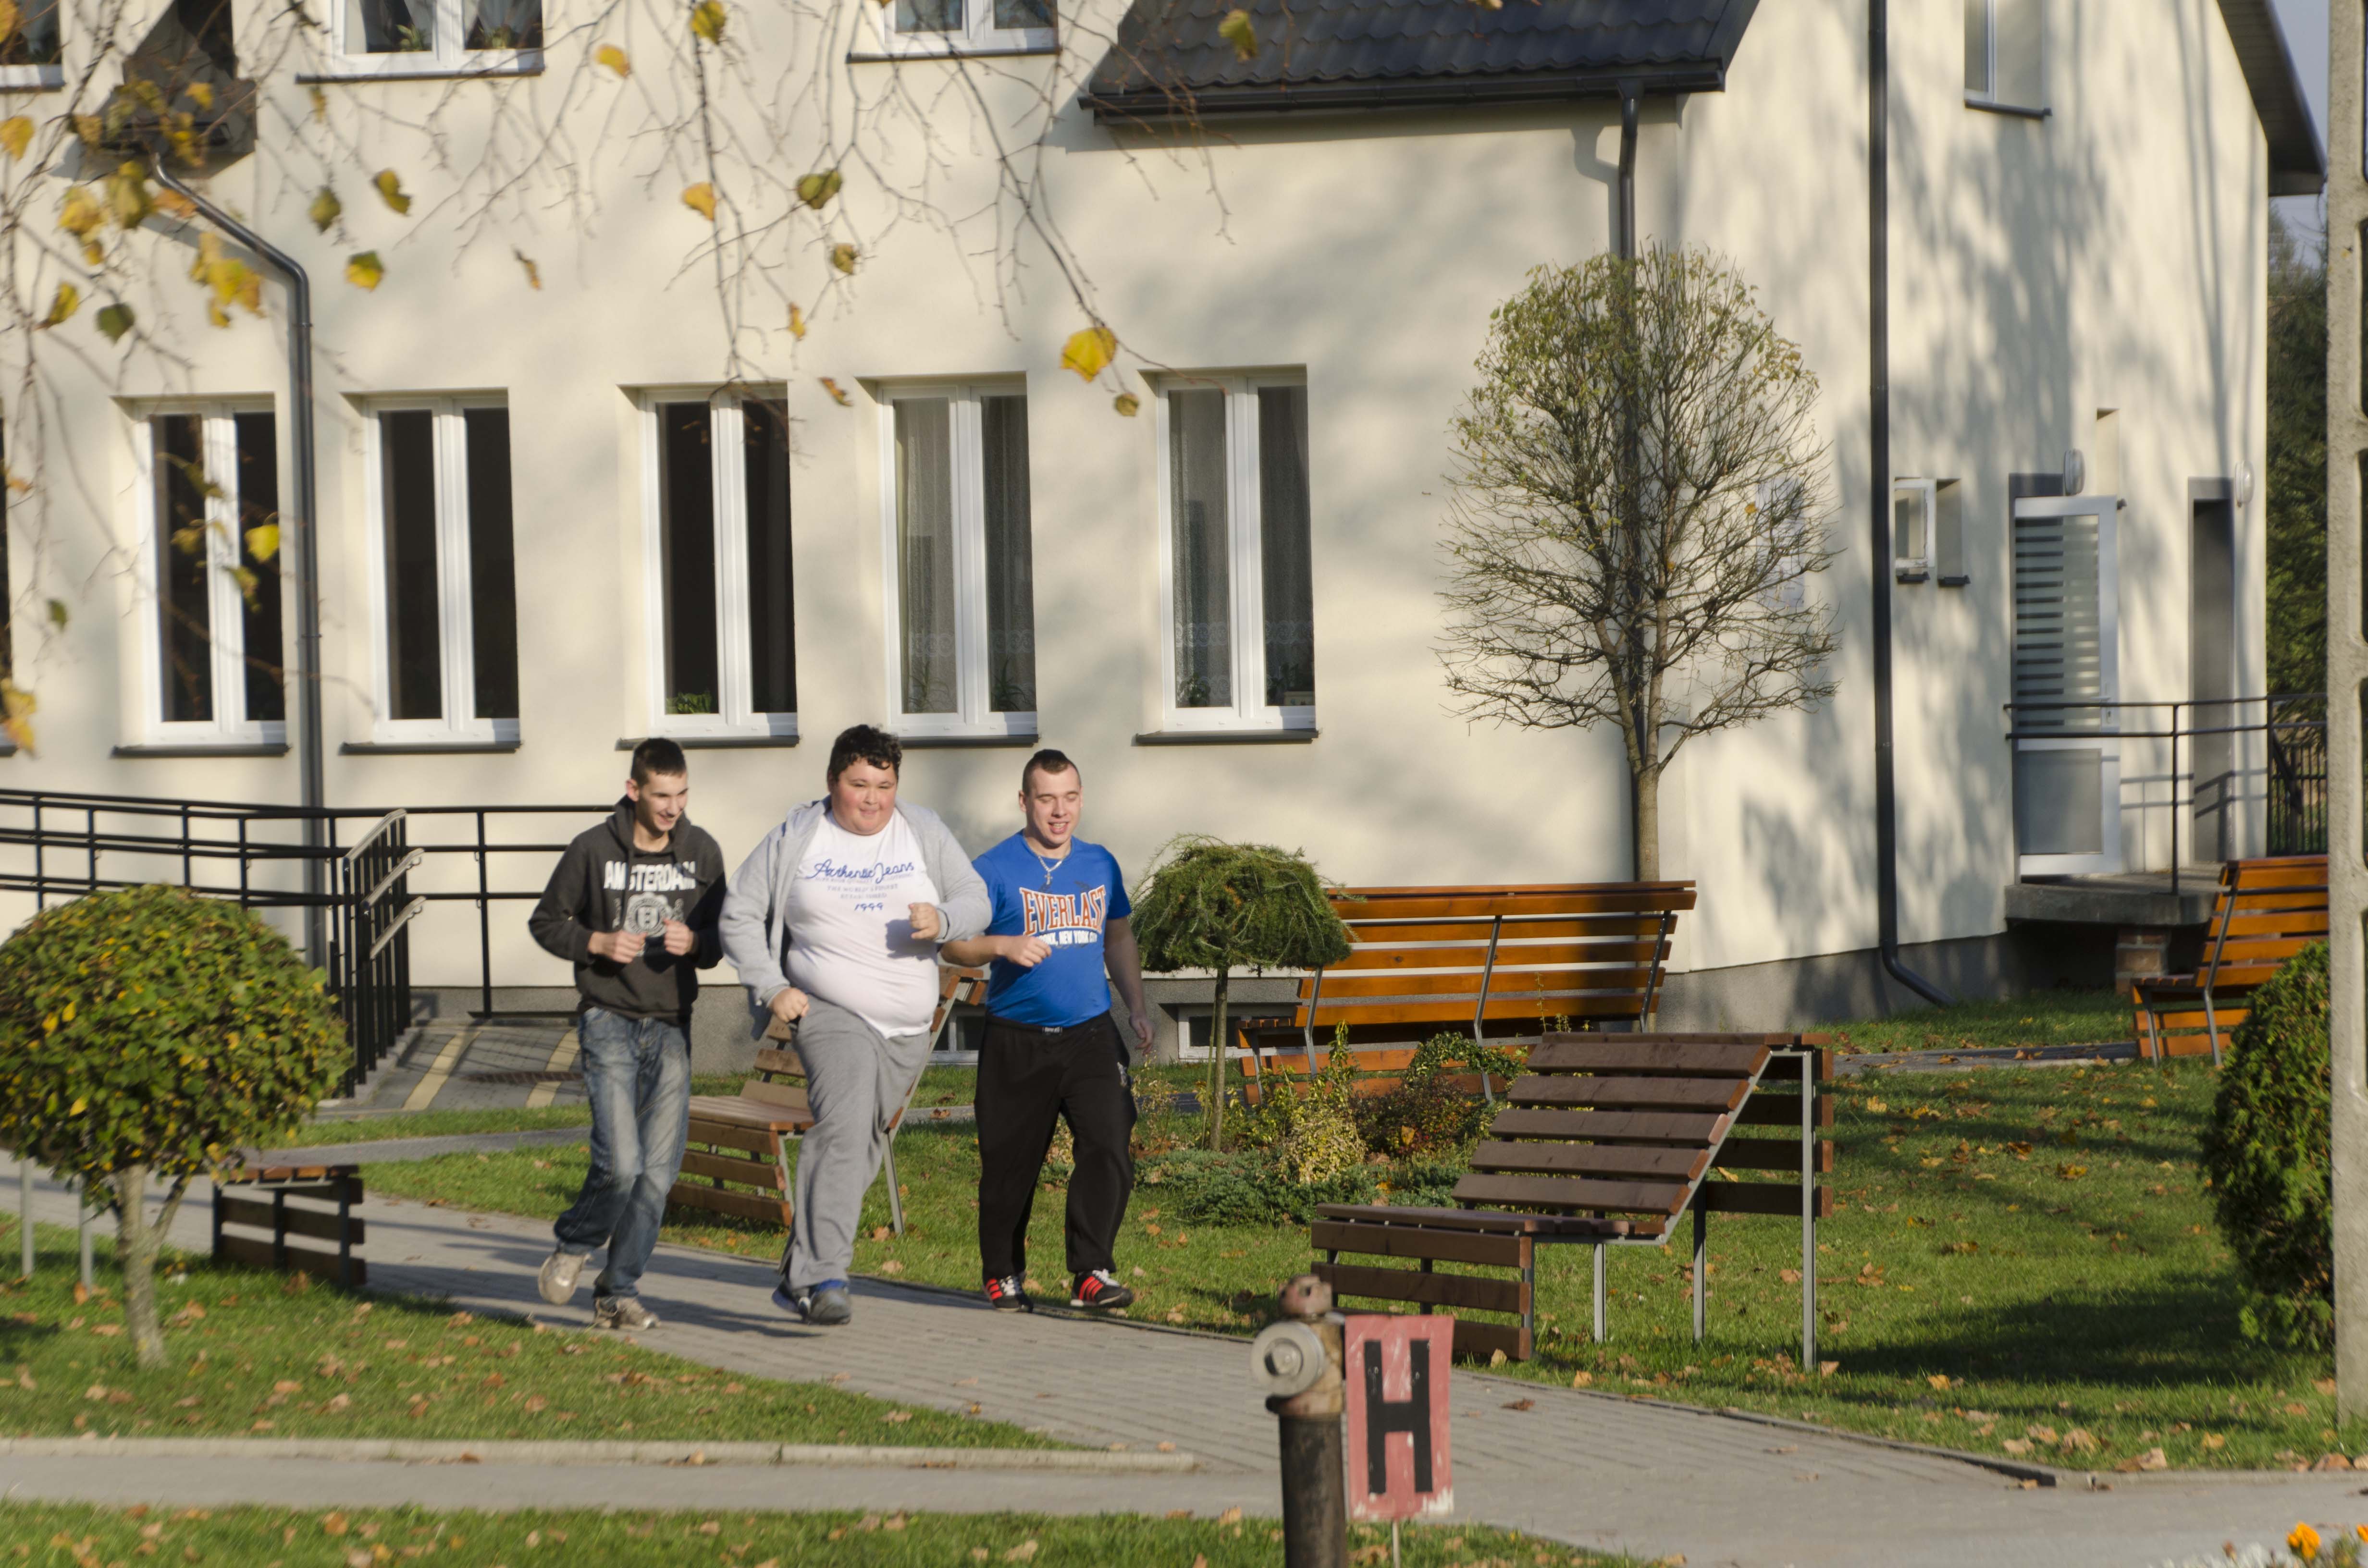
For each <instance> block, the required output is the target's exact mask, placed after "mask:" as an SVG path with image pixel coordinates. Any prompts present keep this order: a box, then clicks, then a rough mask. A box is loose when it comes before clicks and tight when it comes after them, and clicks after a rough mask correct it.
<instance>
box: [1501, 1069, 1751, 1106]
mask: <svg viewBox="0 0 2368 1568" xmlns="http://www.w3.org/2000/svg"><path fill="white" fill-rule="evenodd" d="M1750 1093H1751V1083H1750V1080H1748V1079H1746V1078H1641V1077H1611V1076H1609V1075H1603V1076H1573V1077H1567V1078H1565V1077H1548V1076H1540V1075H1539V1074H1523V1075H1522V1076H1520V1077H1519V1078H1516V1079H1514V1080H1513V1086H1512V1087H1511V1088H1510V1089H1508V1090H1507V1091H1506V1096H1505V1097H1506V1098H1507V1099H1508V1100H1510V1101H1511V1102H1512V1103H1513V1104H1515V1105H1525V1106H1527V1105H1534V1106H1588V1107H1595V1108H1600V1109H1605V1110H1706V1111H1713V1112H1715V1111H1727V1112H1732V1111H1733V1110H1734V1109H1735V1108H1736V1107H1737V1106H1739V1105H1741V1104H1742V1103H1743V1101H1744V1096H1747V1095H1748V1094H1750Z"/></svg>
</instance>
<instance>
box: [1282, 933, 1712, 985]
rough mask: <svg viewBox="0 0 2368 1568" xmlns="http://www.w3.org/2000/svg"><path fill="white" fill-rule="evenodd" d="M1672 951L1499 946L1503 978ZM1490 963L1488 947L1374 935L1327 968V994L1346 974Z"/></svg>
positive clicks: (1636, 944) (1651, 945) (1642, 945)
mask: <svg viewBox="0 0 2368 1568" xmlns="http://www.w3.org/2000/svg"><path fill="white" fill-rule="evenodd" d="M1668 948H1669V944H1668V943H1667V942H1656V941H1641V942H1640V941H1631V940H1628V939H1626V938H1624V937H1623V938H1619V939H1606V940H1604V941H1600V942H1518V941H1514V940H1512V939H1511V938H1509V937H1508V938H1507V939H1506V940H1504V941H1501V942H1499V943H1498V944H1497V972H1498V973H1500V974H1502V973H1520V972H1521V971H1527V970H1532V969H1555V968H1562V967H1567V966H1569V965H1573V964H1601V963H1650V962H1652V961H1653V960H1655V959H1656V958H1665V957H1667V956H1668ZM1487 962H1488V947H1487V944H1486V943H1485V942H1484V943H1481V944H1479V945H1477V946H1473V947H1438V946H1426V947H1415V946H1411V945H1405V944H1401V943H1398V942H1395V941H1383V940H1379V939H1377V938H1375V937H1372V936H1370V935H1369V936H1367V937H1366V938H1365V939H1364V940H1362V941H1360V942H1356V943H1353V944H1351V945H1350V947H1349V956H1348V957H1347V958H1345V959H1342V960H1340V961H1339V962H1338V963H1336V964H1329V965H1326V968H1325V971H1324V989H1325V990H1326V991H1329V990H1331V989H1332V977H1333V976H1335V975H1337V974H1338V973H1340V972H1341V971H1345V970H1376V969H1377V970H1421V969H1469V970H1478V969H1481V968H1483V967H1484V966H1485V965H1486V963H1487ZM1305 992H1306V983H1305V982H1302V983H1301V994H1302V995H1303V996H1304V994H1305Z"/></svg>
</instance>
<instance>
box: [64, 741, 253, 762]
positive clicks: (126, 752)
mask: <svg viewBox="0 0 2368 1568" xmlns="http://www.w3.org/2000/svg"><path fill="white" fill-rule="evenodd" d="M108 755H109V756H120V757H127V758H132V759H139V758H143V757H159V758H162V757H178V756H287V755H288V743H287V742H286V741H165V742H161V743H159V744H154V745H128V746H117V747H116V748H115V749H114V750H113V751H112V752H110V753H109V754H108Z"/></svg>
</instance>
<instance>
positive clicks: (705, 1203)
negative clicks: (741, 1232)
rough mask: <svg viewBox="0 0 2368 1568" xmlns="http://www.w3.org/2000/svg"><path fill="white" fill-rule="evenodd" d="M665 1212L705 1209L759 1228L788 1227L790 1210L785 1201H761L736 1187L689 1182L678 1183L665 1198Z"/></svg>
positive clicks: (753, 1194) (773, 1199)
mask: <svg viewBox="0 0 2368 1568" xmlns="http://www.w3.org/2000/svg"><path fill="white" fill-rule="evenodd" d="M666 1208H667V1209H668V1210H675V1209H706V1210H712V1211H713V1212H715V1213H718V1214H732V1215H736V1216H738V1217H739V1218H740V1219H743V1220H754V1221H757V1223H758V1224H760V1225H787V1224H789V1223H790V1206H789V1203H788V1201H787V1200H786V1199H779V1198H765V1197H761V1196H759V1195H758V1194H757V1193H753V1192H748V1191H746V1190H743V1189H742V1188H739V1187H700V1186H698V1185H697V1184H695V1183H692V1182H682V1181H678V1182H677V1183H675V1184H674V1188H673V1190H672V1191H670V1192H668V1193H667V1194H666Z"/></svg>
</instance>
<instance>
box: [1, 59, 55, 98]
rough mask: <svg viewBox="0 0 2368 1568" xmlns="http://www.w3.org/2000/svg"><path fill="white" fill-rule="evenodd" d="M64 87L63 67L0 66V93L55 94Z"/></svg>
mask: <svg viewBox="0 0 2368 1568" xmlns="http://www.w3.org/2000/svg"><path fill="white" fill-rule="evenodd" d="M65 85H66V68H65V67H64V66H63V65H0V93H55V92H61V91H63V90H64V87H65Z"/></svg>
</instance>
